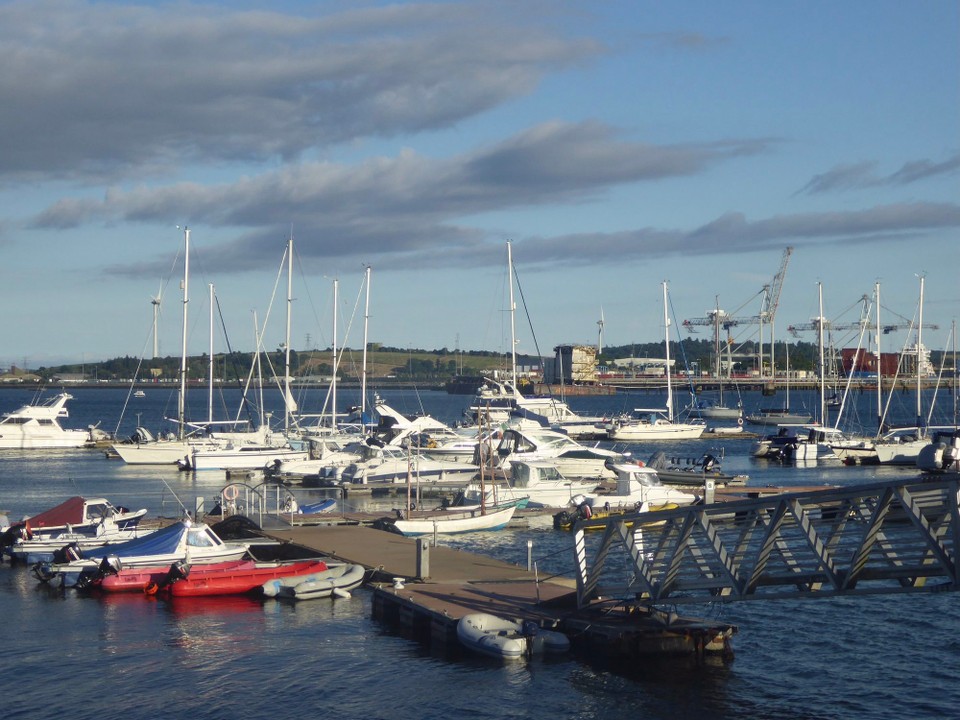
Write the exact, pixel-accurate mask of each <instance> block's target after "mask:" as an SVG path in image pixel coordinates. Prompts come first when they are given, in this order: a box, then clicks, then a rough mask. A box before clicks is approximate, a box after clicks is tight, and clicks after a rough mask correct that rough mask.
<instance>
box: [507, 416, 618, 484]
mask: <svg viewBox="0 0 960 720" xmlns="http://www.w3.org/2000/svg"><path fill="white" fill-rule="evenodd" d="M622 457H623V455H622V454H621V453H618V452H616V451H614V450H607V449H605V448H599V447H589V446H587V445H583V444H581V443H578V442H577V441H576V440H572V439H571V438H569V437H568V436H567V435H564V434H563V433H561V432H557V431H556V430H547V429H546V428H543V427H541V426H540V425H538V424H536V423H531V422H530V421H520V422H517V423H514V424H513V425H510V426H509V427H506V428H504V430H503V437H502V438H501V439H500V443H499V444H498V445H497V449H496V462H497V464H498V466H499V467H500V469H501V470H503V471H504V472H506V473H509V472H510V466H511V464H512V463H514V462H516V461H520V460H545V461H548V462H550V463H551V464H552V465H553V466H554V467H556V468H557V470H558V471H559V472H560V474H561V475H563V476H564V477H568V478H583V477H593V478H596V477H604V478H612V477H613V476H614V473H613V471H611V470H610V469H608V468H607V463H609V462H611V461H616V460H619V459H621V458H622Z"/></svg>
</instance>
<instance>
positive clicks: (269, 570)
mask: <svg viewBox="0 0 960 720" xmlns="http://www.w3.org/2000/svg"><path fill="white" fill-rule="evenodd" d="M327 570H328V568H327V564H326V562H324V561H323V560H295V561H282V562H258V561H254V560H246V561H240V562H239V564H237V565H236V566H234V567H224V566H223V565H222V564H219V563H218V564H215V565H189V566H186V572H185V573H184V577H177V578H175V579H174V580H173V581H172V582H171V583H170V585H169V593H170V595H172V596H173V597H200V596H205V595H243V594H245V593H249V592H253V591H254V590H256V591H259V590H260V588H261V587H262V586H263V583H264V582H267V581H270V580H274V579H276V578H280V577H283V578H291V577H301V578H307V577H311V576H315V575H316V574H318V573H323V572H326V571H327Z"/></svg>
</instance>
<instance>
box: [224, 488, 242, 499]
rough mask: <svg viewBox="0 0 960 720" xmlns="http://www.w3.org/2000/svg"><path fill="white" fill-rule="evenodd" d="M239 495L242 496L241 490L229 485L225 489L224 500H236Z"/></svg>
mask: <svg viewBox="0 0 960 720" xmlns="http://www.w3.org/2000/svg"><path fill="white" fill-rule="evenodd" d="M239 494H240V489H239V488H238V487H237V486H236V485H227V486H226V487H225V488H224V489H223V499H224V500H236V499H237V496H238V495H239Z"/></svg>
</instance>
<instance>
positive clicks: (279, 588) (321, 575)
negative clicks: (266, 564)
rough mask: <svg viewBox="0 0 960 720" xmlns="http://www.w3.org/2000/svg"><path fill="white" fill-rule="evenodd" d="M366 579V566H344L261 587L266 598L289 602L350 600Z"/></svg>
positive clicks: (264, 584) (292, 577)
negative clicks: (354, 590) (335, 598)
mask: <svg viewBox="0 0 960 720" xmlns="http://www.w3.org/2000/svg"><path fill="white" fill-rule="evenodd" d="M365 576H366V568H364V567H363V565H356V564H351V563H341V564H337V565H332V566H330V567H328V568H325V569H324V570H319V571H317V572H311V573H305V574H303V575H289V576H286V577H282V576H281V577H277V578H275V579H272V580H269V581H267V582H265V583H263V585H262V586H261V592H262V593H263V596H264V597H272V598H280V599H284V598H287V599H290V600H316V599H318V598H325V597H349V596H350V591H351V590H353V589H355V588H358V587H360V585H362V584H363V580H364V577H365Z"/></svg>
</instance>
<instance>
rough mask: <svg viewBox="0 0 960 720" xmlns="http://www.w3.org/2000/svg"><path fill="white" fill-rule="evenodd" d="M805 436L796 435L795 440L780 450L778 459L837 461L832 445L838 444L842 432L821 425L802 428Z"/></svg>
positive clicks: (801, 434) (788, 460)
mask: <svg viewBox="0 0 960 720" xmlns="http://www.w3.org/2000/svg"><path fill="white" fill-rule="evenodd" d="M802 430H804V431H806V434H803V433H798V435H797V438H796V439H795V440H794V441H793V442H790V443H786V444H785V445H784V446H783V448H782V449H781V450H780V457H781V459H782V460H785V461H787V462H790V461H796V460H799V461H804V460H837V459H838V457H837V453H836V452H834V450H833V447H832V444H833V443H834V442H837V443H839V442H840V441H841V439H842V438H843V432H842V431H841V430H838V429H837V428H832V427H825V426H823V425H806V426H802Z"/></svg>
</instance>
